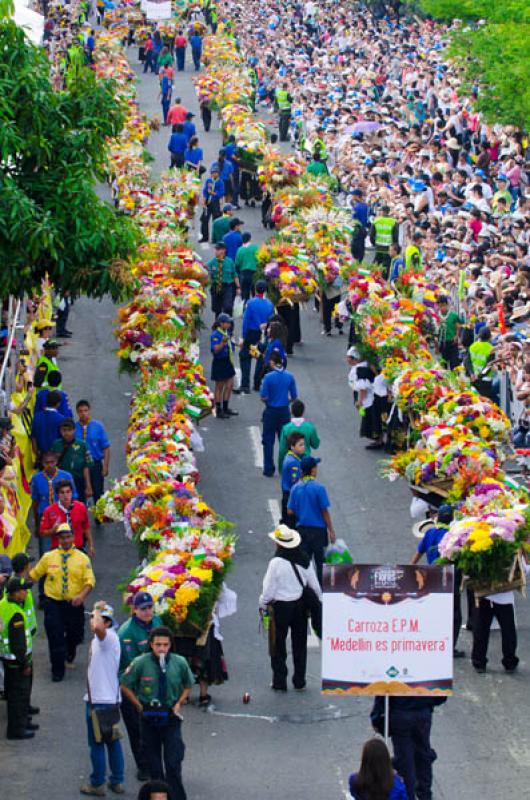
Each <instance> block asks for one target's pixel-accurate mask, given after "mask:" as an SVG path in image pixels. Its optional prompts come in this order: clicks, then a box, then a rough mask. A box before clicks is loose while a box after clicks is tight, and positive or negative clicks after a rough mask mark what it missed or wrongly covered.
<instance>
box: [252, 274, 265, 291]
mask: <svg viewBox="0 0 530 800" xmlns="http://www.w3.org/2000/svg"><path fill="white" fill-rule="evenodd" d="M254 288H255V290H256V292H257V293H258V294H263V293H264V292H266V291H267V281H264V280H262V279H261V278H260V280H258V281H256V286H255V287H254Z"/></svg>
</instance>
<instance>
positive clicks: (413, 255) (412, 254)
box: [405, 231, 423, 272]
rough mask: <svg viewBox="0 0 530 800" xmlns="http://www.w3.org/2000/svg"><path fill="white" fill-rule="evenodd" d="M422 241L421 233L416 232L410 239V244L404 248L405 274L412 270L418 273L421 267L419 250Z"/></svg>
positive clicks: (421, 258)
mask: <svg viewBox="0 0 530 800" xmlns="http://www.w3.org/2000/svg"><path fill="white" fill-rule="evenodd" d="M422 239H423V235H422V233H421V231H416V232H415V233H414V236H413V237H412V243H411V244H409V245H407V247H406V248H405V268H406V270H407V272H410V271H412V270H414V271H415V272H418V271H420V270H421V269H422V267H423V255H422V252H421V249H420V248H421V242H422Z"/></svg>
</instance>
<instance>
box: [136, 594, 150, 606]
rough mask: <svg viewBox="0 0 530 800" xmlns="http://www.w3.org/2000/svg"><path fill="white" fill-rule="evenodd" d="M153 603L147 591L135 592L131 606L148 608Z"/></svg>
mask: <svg viewBox="0 0 530 800" xmlns="http://www.w3.org/2000/svg"><path fill="white" fill-rule="evenodd" d="M153 605H154V603H153V598H152V597H151V595H150V594H149V592H137V593H136V594H135V595H134V599H133V608H150V607H151V606H153Z"/></svg>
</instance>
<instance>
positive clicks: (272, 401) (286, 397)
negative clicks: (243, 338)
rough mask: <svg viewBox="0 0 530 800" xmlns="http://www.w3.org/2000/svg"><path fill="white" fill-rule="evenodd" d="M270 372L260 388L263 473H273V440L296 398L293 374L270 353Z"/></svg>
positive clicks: (284, 422) (287, 418) (287, 419)
mask: <svg viewBox="0 0 530 800" xmlns="http://www.w3.org/2000/svg"><path fill="white" fill-rule="evenodd" d="M249 305H250V303H249ZM270 365H271V372H269V373H268V375H265V378H264V379H263V382H262V384H261V389H260V397H261V400H262V401H263V402H264V403H265V409H264V411H263V416H262V423H263V433H262V442H263V474H264V475H265V476H267V477H269V478H270V477H272V476H273V475H274V441H275V439H276V436H277V437H278V438H280V435H281V432H282V428H283V426H284V425H287V423H288V422H290V420H291V414H290V411H289V402H290V401H291V400H296V397H297V391H296V382H295V379H294V376H293V375H292V374H291V373H290V372H287V370H286V369H284V368H283V365H282V360H281V357H280V356H279V355H278V353H272V355H271V357H270Z"/></svg>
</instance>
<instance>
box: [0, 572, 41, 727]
mask: <svg viewBox="0 0 530 800" xmlns="http://www.w3.org/2000/svg"><path fill="white" fill-rule="evenodd" d="M30 587H31V583H30V582H29V581H26V580H24V579H23V578H11V579H10V580H9V582H8V588H7V592H6V594H5V595H4V597H3V598H2V600H0V657H1V658H2V660H3V662H4V667H5V690H6V695H7V738H8V739H29V738H31V737H32V736H33V735H34V734H33V732H32V731H28V730H27V725H28V715H29V708H30V696H31V670H32V656H31V653H32V636H31V631H30V628H29V625H28V623H27V618H26V614H25V612H24V604H23V603H16V602H15V601H14V600H12V599H11V597H12V594H13V592H15V591H17V590H18V589H24V588H27V589H28V590H29V588H30Z"/></svg>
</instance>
